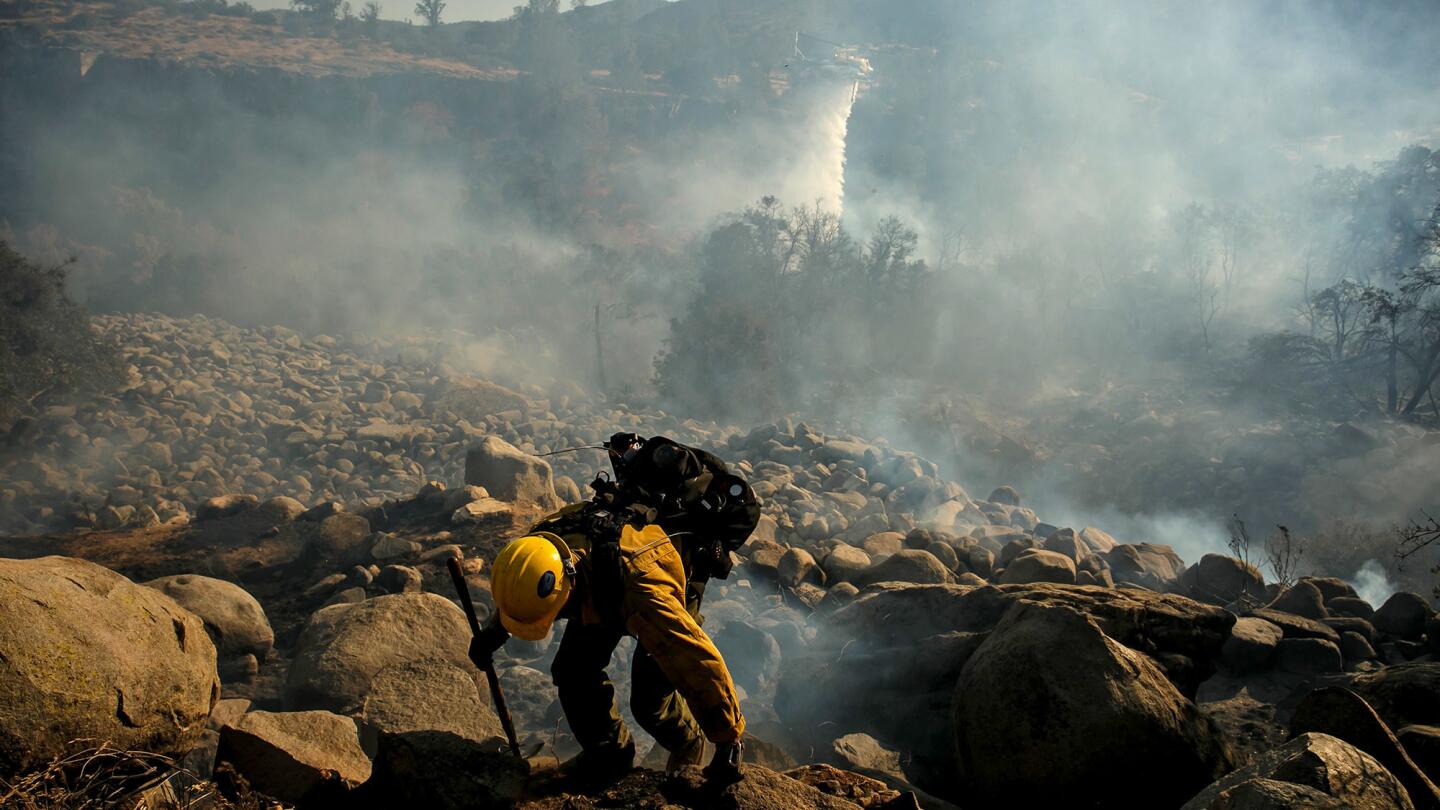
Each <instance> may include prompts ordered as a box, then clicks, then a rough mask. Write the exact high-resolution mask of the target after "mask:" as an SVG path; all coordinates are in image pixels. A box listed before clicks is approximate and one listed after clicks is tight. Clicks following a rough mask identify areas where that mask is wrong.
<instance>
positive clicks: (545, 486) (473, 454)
mask: <svg viewBox="0 0 1440 810" xmlns="http://www.w3.org/2000/svg"><path fill="white" fill-rule="evenodd" d="M465 483H466V484H474V485H476V486H482V487H484V488H485V489H486V491H488V492H489V493H490V494H491V495H493V496H494V497H496V498H499V499H500V500H503V501H511V502H515V503H521V504H530V505H534V506H538V507H540V508H541V509H556V508H558V507H559V506H560V499H559V497H558V496H556V494H555V480H554V473H552V472H551V470H550V464H549V463H548V462H546V461H545V460H544V459H542V458H536V457H535V456H532V455H528V454H526V453H523V452H521V451H520V450H519V449H517V448H516V447H515V446H514V445H512V444H510V443H509V442H507V441H505V440H504V439H501V438H500V437H498V436H487V437H485V440H484V441H483V442H481V443H480V445H479V446H478V447H475V448H472V449H471V450H469V451H467V452H466V453H465Z"/></svg>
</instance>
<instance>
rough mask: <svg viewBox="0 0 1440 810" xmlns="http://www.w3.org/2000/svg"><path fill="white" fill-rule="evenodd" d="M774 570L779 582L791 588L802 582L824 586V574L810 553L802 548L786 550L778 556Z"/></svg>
mask: <svg viewBox="0 0 1440 810" xmlns="http://www.w3.org/2000/svg"><path fill="white" fill-rule="evenodd" d="M775 570H776V573H777V575H778V576H779V578H780V582H782V583H784V584H785V585H788V586H790V587H791V588H793V587H795V586H797V585H799V584H800V583H802V582H808V583H810V584H811V585H824V584H825V572H824V571H823V570H821V568H820V566H819V564H817V563H816V562H815V558H814V557H813V556H811V554H810V552H808V551H806V550H805V549H803V548H790V549H786V551H785V553H784V554H782V555H780V561H779V562H778V563H776V565H775Z"/></svg>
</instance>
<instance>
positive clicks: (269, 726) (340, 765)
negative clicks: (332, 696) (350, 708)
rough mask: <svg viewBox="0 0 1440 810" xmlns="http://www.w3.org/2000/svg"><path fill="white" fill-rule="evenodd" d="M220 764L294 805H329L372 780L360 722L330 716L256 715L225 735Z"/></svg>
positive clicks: (227, 729) (218, 758)
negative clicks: (317, 803)
mask: <svg viewBox="0 0 1440 810" xmlns="http://www.w3.org/2000/svg"><path fill="white" fill-rule="evenodd" d="M216 761H217V763H229V764H230V765H231V766H232V767H233V768H234V769H235V772H236V773H238V774H240V775H241V776H243V777H244V778H245V780H246V781H247V782H249V783H250V786H251V787H252V788H253V789H255V790H257V791H259V792H261V793H264V794H266V795H269V796H274V797H275V798H277V799H280V800H281V801H285V802H289V803H292V804H300V803H315V802H324V803H328V802H329V801H334V800H335V799H337V798H338V797H340V796H343V795H344V793H345V792H346V791H347V790H348V789H350V788H352V787H355V786H357V785H359V784H361V783H363V782H364V781H365V780H366V779H369V778H370V759H369V758H368V757H366V756H365V752H364V750H362V749H361V747H360V737H359V734H358V731H357V729H356V726H355V721H354V720H351V719H350V718H349V717H342V716H340V715H338V714H331V713H330V712H324V711H306V712H250V713H249V714H246V715H245V716H244V717H241V718H240V720H239V721H238V722H236V723H235V724H234V725H227V726H225V727H223V728H221V729H220V744H219V750H218V751H217V753H216Z"/></svg>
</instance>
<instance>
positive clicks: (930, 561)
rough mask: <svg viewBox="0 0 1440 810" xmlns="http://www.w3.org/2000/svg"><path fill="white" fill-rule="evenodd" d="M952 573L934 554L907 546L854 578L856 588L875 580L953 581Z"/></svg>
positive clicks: (921, 582)
mask: <svg viewBox="0 0 1440 810" xmlns="http://www.w3.org/2000/svg"><path fill="white" fill-rule="evenodd" d="M953 581H954V575H953V574H951V573H950V569H948V568H946V567H945V564H944V563H942V562H940V560H938V559H936V557H935V555H934V554H931V553H930V552H928V551H920V550H919V549H913V548H907V549H902V550H900V551H897V552H895V553H894V554H891V555H890V556H888V557H886V558H885V559H883V560H881V561H880V562H878V563H875V564H874V565H872V566H870V567H869V568H867V569H865V570H864V571H861V572H860V573H859V574H858V575H856V577H855V579H854V583H853V584H854V585H855V586H856V587H857V588H864V587H866V586H868V585H872V584H874V583H876V582H913V583H918V584H931V583H945V582H953Z"/></svg>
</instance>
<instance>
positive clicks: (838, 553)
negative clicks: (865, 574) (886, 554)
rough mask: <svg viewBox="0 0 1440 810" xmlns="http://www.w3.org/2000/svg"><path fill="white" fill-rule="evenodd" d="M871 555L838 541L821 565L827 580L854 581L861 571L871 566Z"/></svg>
mask: <svg viewBox="0 0 1440 810" xmlns="http://www.w3.org/2000/svg"><path fill="white" fill-rule="evenodd" d="M870 562H871V561H870V555H869V554H866V553H865V552H864V551H862V550H861V549H858V548H856V547H854V546H852V545H848V544H846V543H837V544H835V546H834V547H833V548H831V549H830V553H828V554H826V555H825V559H824V560H823V561H821V563H820V567H821V569H823V570H824V572H825V578H826V581H828V582H832V583H839V582H852V581H854V579H855V578H856V577H857V576H859V575H860V572H862V571H864V570H865V569H867V568H869V567H870Z"/></svg>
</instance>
